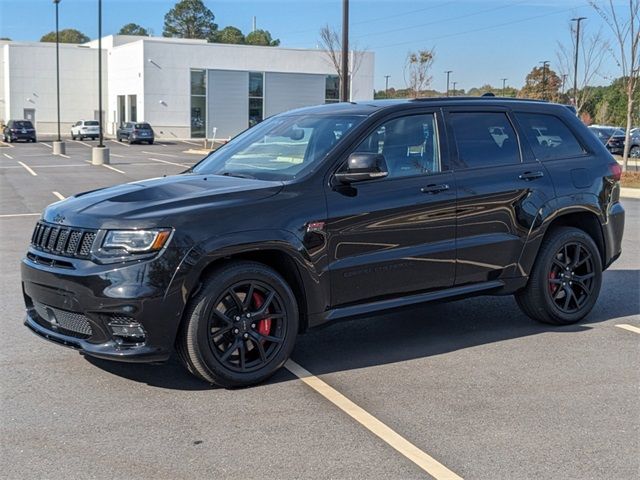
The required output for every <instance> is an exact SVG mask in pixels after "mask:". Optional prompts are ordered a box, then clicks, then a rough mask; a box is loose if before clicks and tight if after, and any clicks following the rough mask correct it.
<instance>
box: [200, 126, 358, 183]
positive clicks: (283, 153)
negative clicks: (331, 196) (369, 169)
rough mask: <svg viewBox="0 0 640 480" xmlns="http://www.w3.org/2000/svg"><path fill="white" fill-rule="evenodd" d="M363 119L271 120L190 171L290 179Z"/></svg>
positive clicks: (262, 178) (312, 162)
mask: <svg viewBox="0 0 640 480" xmlns="http://www.w3.org/2000/svg"><path fill="white" fill-rule="evenodd" d="M364 118H365V117H364V116H344V115H336V116H327V115H287V116H279V117H272V118H270V119H267V120H265V121H264V122H262V123H260V124H258V125H256V126H255V127H253V128H250V129H248V130H246V131H245V132H243V133H242V134H240V135H239V136H237V137H236V138H234V139H233V140H232V141H231V142H229V143H228V144H227V145H225V146H223V147H221V148H220V149H218V150H216V151H215V152H213V153H212V154H210V155H209V156H208V157H206V158H205V159H204V160H202V161H201V162H200V163H198V164H197V165H196V166H195V167H194V168H193V171H194V172H196V173H201V174H213V175H229V176H237V177H247V178H256V179H259V180H292V179H294V178H296V177H299V176H300V174H301V172H302V171H303V170H308V169H309V168H312V167H313V165H314V164H315V165H317V164H318V163H319V162H320V161H321V160H322V159H323V158H324V157H325V155H326V154H327V153H328V152H329V150H331V148H332V147H333V146H334V145H335V144H336V143H337V142H338V141H339V140H340V138H341V137H342V136H343V135H344V134H345V133H346V132H347V131H349V130H350V129H351V128H353V127H354V126H355V125H357V124H359V123H360V122H361V121H362V120H363V119H364Z"/></svg>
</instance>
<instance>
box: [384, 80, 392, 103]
mask: <svg viewBox="0 0 640 480" xmlns="http://www.w3.org/2000/svg"><path fill="white" fill-rule="evenodd" d="M390 76H391V75H385V76H384V96H385V98H389V77H390Z"/></svg>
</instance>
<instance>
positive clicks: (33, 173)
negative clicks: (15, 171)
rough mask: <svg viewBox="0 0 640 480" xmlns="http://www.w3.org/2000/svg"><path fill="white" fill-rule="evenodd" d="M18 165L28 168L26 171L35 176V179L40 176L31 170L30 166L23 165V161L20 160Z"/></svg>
mask: <svg viewBox="0 0 640 480" xmlns="http://www.w3.org/2000/svg"><path fill="white" fill-rule="evenodd" d="M18 163H19V164H20V165H22V166H23V167H24V168H26V169H27V172H29V173H30V174H31V175H33V176H34V177H37V176H38V174H37V173H36V172H34V171H33V170H31V168H29V166H28V165H25V164H24V163H22V162H21V161H19V160H18Z"/></svg>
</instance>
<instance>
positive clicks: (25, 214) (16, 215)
mask: <svg viewBox="0 0 640 480" xmlns="http://www.w3.org/2000/svg"><path fill="white" fill-rule="evenodd" d="M34 215H38V216H40V215H42V214H40V213H7V214H4V215H0V218H10V217H33V216H34Z"/></svg>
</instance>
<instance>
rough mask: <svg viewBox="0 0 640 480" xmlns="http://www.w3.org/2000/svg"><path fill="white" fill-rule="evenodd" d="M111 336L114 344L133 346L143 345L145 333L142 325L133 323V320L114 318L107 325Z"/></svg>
mask: <svg viewBox="0 0 640 480" xmlns="http://www.w3.org/2000/svg"><path fill="white" fill-rule="evenodd" d="M108 326H109V329H110V330H111V335H112V336H113V338H114V340H115V341H116V343H118V344H119V345H123V344H128V345H131V344H134V345H138V344H141V343H144V341H145V337H146V333H145V331H144V328H142V325H140V324H139V323H138V322H134V321H133V319H130V318H127V317H114V319H113V320H112V321H111V322H109V323H108Z"/></svg>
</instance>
